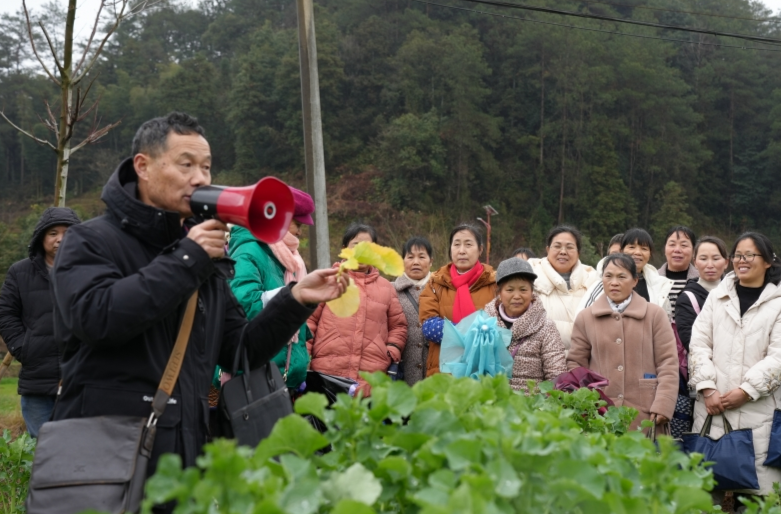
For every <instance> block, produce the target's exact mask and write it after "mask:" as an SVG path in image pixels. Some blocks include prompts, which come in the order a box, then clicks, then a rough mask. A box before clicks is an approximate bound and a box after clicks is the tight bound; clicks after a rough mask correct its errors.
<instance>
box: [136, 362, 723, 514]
mask: <svg viewBox="0 0 781 514" xmlns="http://www.w3.org/2000/svg"><path fill="white" fill-rule="evenodd" d="M367 379H368V380H369V382H370V383H371V385H372V397H371V398H370V399H356V398H349V397H348V396H346V395H342V396H340V397H339V398H338V400H337V402H336V403H335V404H334V405H333V406H332V408H331V409H327V408H326V399H325V397H323V396H321V395H317V394H308V395H305V396H304V397H302V398H301V399H299V400H298V401H297V402H296V412H297V413H298V414H297V415H291V416H288V417H286V418H284V419H282V420H280V421H279V422H278V423H277V425H276V427H275V428H274V431H273V432H272V434H271V436H270V437H269V438H268V439H266V440H264V441H263V442H262V443H261V444H260V445H259V446H258V448H257V449H255V450H254V451H253V450H251V449H250V448H246V447H236V445H235V443H234V442H233V441H227V440H217V441H215V442H214V443H212V444H209V445H207V446H206V448H205V454H204V455H203V456H202V457H201V458H199V459H198V467H197V468H189V469H184V470H183V469H182V467H181V461H180V459H179V457H178V456H175V455H166V456H164V457H163V458H162V459H161V460H160V463H159V466H158V471H157V473H156V474H155V476H153V477H152V478H151V479H150V480H149V481H148V482H147V489H146V492H147V499H146V501H145V505H144V509H143V511H144V512H147V513H148V512H150V511H151V506H152V505H153V504H155V503H162V502H166V501H170V500H177V501H178V507H177V510H176V512H178V513H185V512H186V513H213V512H220V513H225V514H228V513H239V512H241V513H245V512H263V513H269V514H270V513H278V514H281V513H296V514H313V513H326V512H330V513H334V514H347V513H351V514H363V513H367V514H368V513H376V512H383V513H384V512H404V513H422V514H439V513H441V514H445V513H470V514H471V513H473V514H479V513H511V512H535V513H536V512H546V513H568V514H569V513H578V512H580V513H591V512H593V513H600V514H602V513H605V512H633V513H634V512H637V513H645V512H648V513H659V514H661V513H694V512H702V511H710V510H711V509H712V506H711V502H710V495H709V494H708V493H707V492H705V491H706V490H709V489H711V488H712V486H713V479H712V476H711V474H710V472H709V471H707V470H706V469H704V467H703V466H702V463H701V458H700V456H692V457H689V456H686V455H684V454H683V453H681V452H679V451H678V450H677V448H676V446H675V443H674V442H673V441H672V440H671V439H669V438H660V439H659V441H658V450H657V447H656V446H655V445H654V443H653V442H651V441H650V440H648V439H647V438H645V437H644V436H643V434H642V433H640V432H629V433H624V432H626V430H627V427H628V425H629V423H630V422H631V420H632V419H633V418H634V416H635V414H636V412H635V411H633V410H632V409H627V408H624V407H622V408H618V409H617V408H615V407H611V408H610V409H609V410H608V414H607V415H606V416H605V417H604V418H603V417H601V416H599V415H598V414H597V412H596V407H597V406H598V405H599V404H600V403H601V402H600V401H599V397H598V395H597V393H595V392H592V391H588V390H585V389H582V390H579V391H577V392H576V393H574V394H571V395H570V394H567V393H562V392H559V391H555V392H552V394H550V395H548V394H545V393H546V392H549V391H550V389H551V386H550V384H549V383H548V384H546V383H543V384H541V387H540V389H541V390H542V392H540V393H538V394H535V395H531V396H524V395H521V394H517V393H515V392H513V391H512V390H511V389H510V387H509V385H508V384H507V380H506V378H502V377H497V378H483V379H482V380H481V381H475V380H472V379H469V378H464V379H454V378H452V377H451V376H449V375H436V376H434V377H431V378H429V379H427V380H424V381H422V382H420V383H418V384H416V385H415V387H414V388H409V387H408V386H407V385H406V384H404V383H403V382H391V381H390V380H389V379H388V378H387V377H385V376H383V375H373V376H371V377H367ZM302 415H311V416H315V417H317V418H319V419H320V420H322V421H324V423H325V425H326V426H327V427H328V430H327V431H326V432H325V433H324V434H320V433H319V432H317V431H316V430H314V429H313V428H312V426H311V424H310V423H309V422H308V421H307V420H306V419H305V418H304V417H302ZM621 434H623V435H621ZM329 447H330V451H328V452H326V453H323V452H322V451H321V450H323V449H326V448H329Z"/></svg>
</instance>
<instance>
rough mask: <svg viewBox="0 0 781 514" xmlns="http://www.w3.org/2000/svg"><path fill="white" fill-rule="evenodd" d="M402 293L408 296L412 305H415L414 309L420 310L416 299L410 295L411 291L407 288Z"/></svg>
mask: <svg viewBox="0 0 781 514" xmlns="http://www.w3.org/2000/svg"><path fill="white" fill-rule="evenodd" d="M404 294H405V295H407V298H409V301H410V302H411V303H412V305H413V307H415V310H416V311H418V312H420V305H418V301H417V300H416V299H415V297H414V296H412V293H410V292H409V288H407V289H405V290H404Z"/></svg>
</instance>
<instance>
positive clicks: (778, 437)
mask: <svg viewBox="0 0 781 514" xmlns="http://www.w3.org/2000/svg"><path fill="white" fill-rule="evenodd" d="M764 464H765V466H770V467H772V468H781V410H779V409H776V410H775V411H773V426H772V428H771V429H770V446H768V448H767V459H765V463H764Z"/></svg>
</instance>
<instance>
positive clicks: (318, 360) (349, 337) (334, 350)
mask: <svg viewBox="0 0 781 514" xmlns="http://www.w3.org/2000/svg"><path fill="white" fill-rule="evenodd" d="M363 241H368V242H373V243H376V242H377V233H376V232H375V230H374V228H373V227H371V226H369V225H361V224H355V223H354V224H352V225H350V226H349V227H348V228H347V231H346V232H345V234H344V237H343V238H342V248H353V247H354V246H355V245H357V244H358V243H361V242H363ZM349 274H350V278H352V280H353V282H354V283H355V285H356V286H358V289H359V290H360V292H361V306H360V307H359V308H358V312H356V313H355V314H353V315H352V316H350V317H349V318H340V317H337V316H336V315H335V314H334V313H333V312H331V309H329V308H328V306H327V305H326V304H321V305H320V306H319V307H318V308H317V310H316V311H315V313H314V314H312V316H311V317H310V318H309V320H308V321H307V325H309V330H310V331H311V332H312V334H313V339H312V340H310V341H309V345H308V346H309V352H310V354H311V355H312V363H311V365H310V366H311V369H312V370H314V371H319V372H321V373H326V374H329V375H337V376H340V377H347V378H352V379H353V380H357V381H358V383H359V385H360V390H361V391H362V392H363V395H364V396H368V395H369V392H370V389H369V385H368V384H367V383H366V381H364V380H363V379H362V378H361V377H360V375H359V372H361V371H366V372H369V373H372V372H375V371H382V372H387V370H388V367H389V366H390V365H391V364H392V363H394V362H399V361H400V360H401V352H402V351H403V350H404V345H405V344H406V342H407V319H406V318H405V317H404V311H403V310H402V308H401V303H399V299H398V297H397V296H396V290H395V289H394V288H393V285H392V284H391V283H390V282H388V281H387V280H386V279H384V278H382V277H381V276H380V273H379V271H377V269H376V268H373V267H371V266H361V267H360V268H358V269H357V270H355V271H350V272H349Z"/></svg>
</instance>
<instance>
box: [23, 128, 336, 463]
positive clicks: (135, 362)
mask: <svg viewBox="0 0 781 514" xmlns="http://www.w3.org/2000/svg"><path fill="white" fill-rule="evenodd" d="M132 154H133V155H132V157H130V158H128V159H126V160H125V161H124V162H122V163H121V164H120V165H119V167H118V168H117V170H116V171H115V172H114V174H113V175H112V176H111V178H110V179H109V181H108V183H107V184H106V186H105V187H104V188H103V194H102V197H101V198H102V200H103V201H104V202H105V203H106V206H107V211H106V214H105V215H103V216H101V217H99V218H96V219H93V220H90V221H88V222H86V223H84V224H83V225H78V226H74V227H72V228H71V230H70V231H69V233H68V237H67V238H66V239H65V241H64V243H63V244H62V246H61V247H60V250H59V252H58V254H57V259H56V262H55V264H54V269H53V270H52V274H51V276H52V289H53V297H54V300H55V307H54V319H55V321H54V324H55V335H56V337H57V338H58V339H59V340H60V343H61V344H62V345H64V355H63V361H62V386H61V392H60V395H59V399H58V401H57V405H56V407H55V411H54V415H53V419H54V420H55V421H58V420H70V419H74V418H93V417H97V416H115V415H123V416H140V417H144V418H147V417H149V416H150V412H151V407H152V399H153V398H155V405H156V404H157V397H156V396H155V395H156V391H157V390H158V385H159V384H160V381H161V377H162V376H163V373H164V369H165V368H166V365H167V363H168V361H169V357H171V355H172V349H173V348H174V342H175V340H177V337H178V334H181V333H182V332H183V331H184V329H185V326H186V325H187V316H186V315H185V312H186V306H187V305H188V299H190V298H191V297H192V296H193V294H194V293H195V292H197V293H198V295H197V308H194V312H195V315H194V318H192V322H191V323H192V328H191V333H190V336H189V340H188V343H187V346H186V352H185V353H184V357H183V359H182V361H181V370H180V372H179V374H178V377H177V379H176V381H175V384H176V385H175V387H174V388H173V391H172V394H170V399H168V400H167V406H166V407H165V411H164V414H163V415H162V417H160V418H159V419H156V418H155V416H153V418H155V419H154V423H156V427H157V433H156V437H155V440H154V448H153V451H152V454H151V458H150V459H149V464H148V467H147V473H152V472H153V471H154V470H155V467H156V463H157V458H158V457H159V455H160V454H162V453H170V452H173V453H177V454H179V455H180V456H181V458H182V461H183V463H184V465H185V466H192V465H194V464H195V458H196V456H197V455H198V454H199V452H200V451H201V446H202V445H203V444H204V443H205V442H206V438H207V431H208V428H207V419H208V409H209V407H208V403H207V395H208V391H209V384H210V382H211V379H212V372H213V370H214V368H215V365H218V364H219V365H220V366H223V367H225V368H230V367H231V365H232V360H233V357H234V355H235V354H236V350H237V347H238V345H245V347H246V349H247V351H248V353H249V361H250V365H251V369H254V368H256V367H259V366H261V365H262V364H264V363H265V362H268V360H269V359H271V358H272V357H273V356H274V355H276V354H277V353H278V352H279V351H280V350H281V349H282V348H283V346H284V345H285V344H286V343H287V342H288V341H290V340H291V337H292V336H293V334H295V333H296V332H297V331H298V329H299V327H300V326H301V325H302V324H303V323H305V322H306V319H307V318H308V317H309V315H310V314H311V313H312V312H313V308H314V307H315V306H316V305H317V304H319V303H321V302H325V301H329V300H331V299H334V298H337V297H339V296H341V295H342V294H343V293H344V291H345V289H346V287H347V279H346V278H345V277H344V276H343V277H341V278H337V276H336V270H331V269H329V270H317V271H314V272H313V273H311V274H309V275H307V276H306V277H305V278H303V279H301V281H300V282H298V283H295V282H293V283H291V284H290V285H288V286H286V287H285V288H283V290H282V291H281V292H280V293H279V294H277V295H276V297H274V299H273V300H271V301H270V302H269V303H268V305H266V306H265V308H264V309H263V311H262V312H261V313H260V314H259V315H258V316H256V317H255V318H253V319H252V320H250V321H248V320H247V317H246V316H245V314H244V311H243V310H242V308H241V306H240V305H239V304H238V302H237V301H236V298H235V297H234V296H233V294H232V293H231V290H230V288H229V286H228V280H229V279H230V278H231V277H232V276H233V274H234V271H233V262H232V261H231V260H230V259H226V258H225V233H226V231H227V227H226V225H225V222H232V223H244V224H245V226H248V228H249V229H250V230H252V231H253V233H256V232H257V233H258V234H260V235H258V236H257V237H259V238H265V239H264V240H266V241H267V242H276V241H278V240H279V239H281V237H282V235H283V234H284V232H285V231H286V230H287V227H288V225H289V223H290V220H291V219H292V217H293V209H294V206H293V202H292V196H291V193H290V190H289V189H288V188H287V186H284V189H282V188H278V184H276V182H279V181H276V179H274V181H275V182H274V183H273V184H272V183H271V182H269V184H271V185H270V186H268V187H267V188H263V187H262V186H263V184H264V183H260V184H259V186H258V187H255V188H227V189H226V188H220V187H218V186H213V187H208V186H210V183H211V174H210V173H211V161H212V156H211V151H210V147H209V143H208V142H207V140H206V138H205V137H204V131H203V129H202V128H201V127H200V126H199V125H198V122H197V120H195V119H194V118H192V117H190V116H188V115H187V114H181V113H171V114H169V115H167V116H165V117H162V118H155V119H152V120H149V121H147V122H146V123H144V124H143V125H142V126H141V127H140V128H139V129H138V132H137V133H136V135H135V138H134V140H133V149H132ZM280 184H281V182H280ZM244 189H246V190H247V191H244ZM196 191H199V193H197V194H196V196H198V195H200V198H201V199H200V203H198V204H197V206H198V209H199V212H197V213H196V214H199V215H202V216H203V217H207V218H213V217H216V218H219V219H207V220H206V221H203V219H202V218H201V216H195V217H194V216H193V206H194V205H196V202H194V201H193V202H192V205H191V199H192V198H193V195H194V193H195V192H196ZM204 196H205V197H207V198H205V199H204ZM209 198H213V200H214V201H213V202H212V201H210V200H209ZM242 202H244V203H243V204H242ZM242 205H243V207H242ZM242 209H243V210H242ZM269 227H270V228H269ZM278 227H283V228H282V229H281V231H280V230H279V229H278ZM193 305H195V303H193ZM183 320H184V321H183ZM172 360H173V359H172ZM161 389H162V387H161ZM54 424H55V423H51V425H54ZM45 427H46V425H44V429H43V431H42V432H45ZM34 474H35V473H34Z"/></svg>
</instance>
